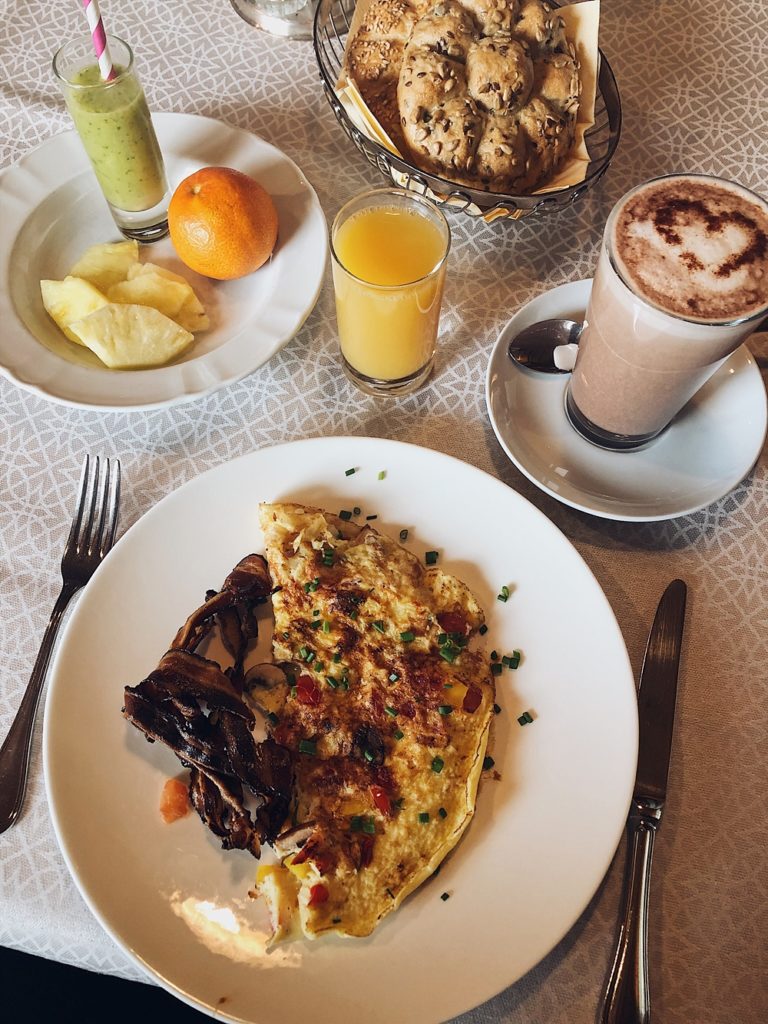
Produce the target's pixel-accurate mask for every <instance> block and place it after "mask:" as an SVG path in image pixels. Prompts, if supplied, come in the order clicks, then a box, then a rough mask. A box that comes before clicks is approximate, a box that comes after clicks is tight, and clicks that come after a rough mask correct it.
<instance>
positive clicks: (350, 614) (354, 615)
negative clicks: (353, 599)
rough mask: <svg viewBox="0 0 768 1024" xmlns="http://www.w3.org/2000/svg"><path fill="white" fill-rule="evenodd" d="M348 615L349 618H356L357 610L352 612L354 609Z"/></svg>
mask: <svg viewBox="0 0 768 1024" xmlns="http://www.w3.org/2000/svg"><path fill="white" fill-rule="evenodd" d="M349 617H350V619H356V618H357V612H354V611H352V612H350V613H349Z"/></svg>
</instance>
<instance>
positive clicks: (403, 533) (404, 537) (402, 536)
mask: <svg viewBox="0 0 768 1024" xmlns="http://www.w3.org/2000/svg"><path fill="white" fill-rule="evenodd" d="M400 540H408V531H407V530H401V531H400Z"/></svg>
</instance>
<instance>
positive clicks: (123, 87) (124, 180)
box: [65, 66, 168, 212]
mask: <svg viewBox="0 0 768 1024" xmlns="http://www.w3.org/2000/svg"><path fill="white" fill-rule="evenodd" d="M115 71H116V72H117V76H118V77H117V78H116V80H115V81H114V82H104V81H103V80H102V78H101V76H100V74H99V69H98V67H96V66H89V67H84V68H81V69H80V70H78V71H75V72H74V73H73V74H71V75H70V76H68V81H67V84H68V86H69V88H65V97H66V101H67V107H68V109H69V113H70V115H71V116H72V120H73V121H74V122H75V127H76V128H77V131H78V134H79V135H80V138H81V140H82V142H83V146H84V147H85V151H86V153H87V154H88V157H89V158H90V161H91V163H92V164H93V169H94V171H95V173H96V177H97V178H98V181H99V184H100V185H101V189H102V192H103V193H104V196H105V198H106V199H107V201H108V202H109V203H110V205H111V206H113V207H115V208H117V209H118V210H125V211H128V212H136V211H140V210H148V209H150V208H151V207H153V206H156V205H157V204H158V203H159V202H160V201H161V200H162V198H163V196H164V195H165V193H166V191H167V189H168V185H167V183H166V180H165V171H164V169H163V158H162V156H161V155H160V147H159V146H158V144H157V137H156V135H155V130H154V128H153V127H152V119H151V117H150V113H149V110H148V108H147V101H146V100H145V99H144V92H143V90H142V88H141V85H140V84H139V82H138V80H137V79H136V77H135V76H134V75H133V73H132V72H131V71H126V70H125V68H122V67H118V66H116V67H115Z"/></svg>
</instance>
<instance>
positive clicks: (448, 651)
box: [440, 644, 458, 665]
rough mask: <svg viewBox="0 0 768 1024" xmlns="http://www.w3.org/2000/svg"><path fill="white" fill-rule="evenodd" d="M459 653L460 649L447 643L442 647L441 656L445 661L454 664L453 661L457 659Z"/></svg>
mask: <svg viewBox="0 0 768 1024" xmlns="http://www.w3.org/2000/svg"><path fill="white" fill-rule="evenodd" d="M457 654H458V651H457V650H456V649H455V648H454V647H452V646H451V645H450V644H446V645H445V646H444V647H441V648H440V657H441V658H442V659H443V660H444V661H447V662H448V664H449V665H452V664H453V662H454V661H455V660H456V655H457Z"/></svg>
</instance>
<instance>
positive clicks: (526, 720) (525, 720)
mask: <svg viewBox="0 0 768 1024" xmlns="http://www.w3.org/2000/svg"><path fill="white" fill-rule="evenodd" d="M532 721H533V715H532V714H531V712H530V711H524V712H523V713H522V715H520V717H519V718H518V722H519V723H520V725H530V723H531V722H532Z"/></svg>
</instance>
